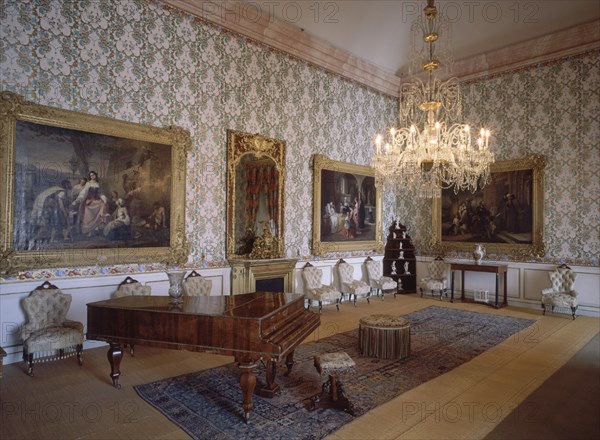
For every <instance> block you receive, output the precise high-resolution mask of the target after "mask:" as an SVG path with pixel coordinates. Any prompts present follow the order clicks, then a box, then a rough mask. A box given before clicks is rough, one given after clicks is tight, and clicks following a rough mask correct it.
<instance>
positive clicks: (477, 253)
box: [473, 244, 485, 265]
mask: <svg viewBox="0 0 600 440" xmlns="http://www.w3.org/2000/svg"><path fill="white" fill-rule="evenodd" d="M484 255H485V249H484V248H483V246H482V245H480V244H476V245H475V250H474V251H473V259H474V260H475V264H478V265H479V264H481V260H482V259H483V256H484Z"/></svg>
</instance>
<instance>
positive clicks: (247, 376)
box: [239, 362, 256, 423]
mask: <svg viewBox="0 0 600 440" xmlns="http://www.w3.org/2000/svg"><path fill="white" fill-rule="evenodd" d="M239 367H240V369H241V370H242V374H241V375H240V387H241V388H242V395H243V396H244V402H243V404H242V408H243V409H244V422H246V423H248V420H249V419H250V412H251V411H252V407H253V405H252V393H254V387H255V386H256V376H255V375H254V368H255V367H256V364H255V363H253V362H248V363H243V364H242V363H240V365H239Z"/></svg>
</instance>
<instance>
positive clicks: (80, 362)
mask: <svg viewBox="0 0 600 440" xmlns="http://www.w3.org/2000/svg"><path fill="white" fill-rule="evenodd" d="M75 349H76V351H77V363H78V364H79V366H81V365H83V361H82V360H81V353H82V352H83V344H77V347H76V348H75Z"/></svg>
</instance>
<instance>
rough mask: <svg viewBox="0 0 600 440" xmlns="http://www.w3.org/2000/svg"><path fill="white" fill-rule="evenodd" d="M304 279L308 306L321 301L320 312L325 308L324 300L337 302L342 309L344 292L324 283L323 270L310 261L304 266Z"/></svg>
mask: <svg viewBox="0 0 600 440" xmlns="http://www.w3.org/2000/svg"><path fill="white" fill-rule="evenodd" d="M302 279H303V280H304V294H305V295H306V298H307V299H308V308H309V309H310V306H311V305H312V302H313V301H317V302H318V303H319V313H321V309H322V308H323V301H327V302H335V307H336V308H337V309H338V310H340V299H341V296H342V293H341V292H340V291H339V290H337V289H336V288H335V287H333V286H327V285H325V286H324V285H323V283H322V281H323V271H322V270H321V269H319V268H318V267H315V266H313V265H312V264H310V263H306V265H305V266H304V267H303V268H302Z"/></svg>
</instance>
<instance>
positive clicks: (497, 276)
mask: <svg viewBox="0 0 600 440" xmlns="http://www.w3.org/2000/svg"><path fill="white" fill-rule="evenodd" d="M499 280H500V274H499V273H497V272H496V303H495V304H494V306H495V307H496V308H498V283H499Z"/></svg>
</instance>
